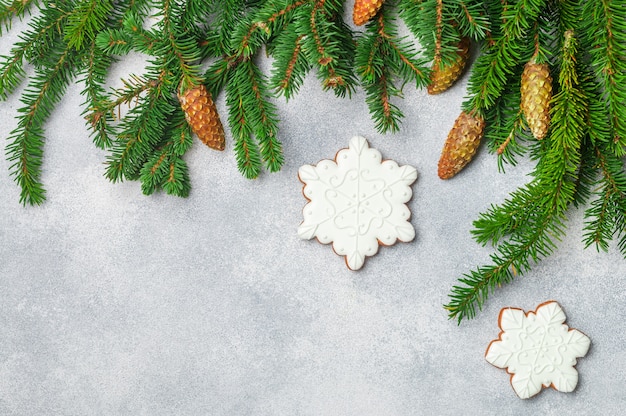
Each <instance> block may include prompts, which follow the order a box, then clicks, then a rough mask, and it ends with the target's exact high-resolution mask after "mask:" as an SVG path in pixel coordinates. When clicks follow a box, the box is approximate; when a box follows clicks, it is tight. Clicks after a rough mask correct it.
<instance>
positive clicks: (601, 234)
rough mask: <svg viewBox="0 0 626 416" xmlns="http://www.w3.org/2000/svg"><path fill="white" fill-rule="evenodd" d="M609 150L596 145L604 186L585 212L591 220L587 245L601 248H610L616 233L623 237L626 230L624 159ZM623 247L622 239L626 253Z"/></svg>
mask: <svg viewBox="0 0 626 416" xmlns="http://www.w3.org/2000/svg"><path fill="white" fill-rule="evenodd" d="M607 150H608V149H601V148H600V147H594V152H595V158H596V160H597V166H598V167H599V169H600V172H601V177H600V180H599V184H600V185H601V188H600V189H599V190H598V191H597V192H596V195H597V198H596V199H595V200H594V201H592V203H591V204H590V206H589V208H588V209H587V210H586V211H585V218H586V219H587V221H586V222H585V226H584V228H583V230H584V240H583V241H584V243H585V247H589V246H590V245H595V246H596V249H597V250H598V251H600V250H602V251H608V248H609V242H610V241H611V240H612V239H613V236H614V235H615V234H616V233H617V234H618V235H620V236H622V235H623V234H624V231H626V229H625V227H624V224H625V221H624V219H625V217H626V172H624V165H623V162H622V161H621V159H619V158H618V157H616V156H615V155H614V154H613V152H611V151H607ZM622 241H623V237H622ZM623 247H624V246H623V243H622V242H620V250H621V251H622V253H624V254H625V255H626V252H625V251H624V250H623Z"/></svg>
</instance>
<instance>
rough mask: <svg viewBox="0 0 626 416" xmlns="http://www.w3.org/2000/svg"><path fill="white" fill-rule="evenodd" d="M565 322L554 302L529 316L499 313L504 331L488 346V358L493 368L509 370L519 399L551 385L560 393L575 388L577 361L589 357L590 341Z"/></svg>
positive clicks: (508, 310) (517, 312) (511, 311)
mask: <svg viewBox="0 0 626 416" xmlns="http://www.w3.org/2000/svg"><path fill="white" fill-rule="evenodd" d="M564 322H565V313H564V312H563V309H561V306H559V304H558V303H556V302H554V301H550V302H547V303H544V304H542V305H540V306H539V307H538V308H537V310H536V311H535V312H529V313H528V314H525V313H524V311H522V310H521V309H514V308H505V309H503V310H502V311H501V312H500V328H501V329H502V331H503V332H501V333H500V337H499V339H497V340H494V341H492V342H491V343H490V344H489V347H488V348H487V352H486V354H485V358H486V359H487V361H488V362H490V363H491V364H493V365H494V366H496V367H498V368H506V369H507V372H508V373H509V374H511V385H512V386H513V389H514V390H515V392H516V393H517V395H518V396H519V397H520V398H522V399H527V398H529V397H532V396H534V395H535V394H537V393H539V392H540V391H541V386H544V387H548V386H552V387H553V388H554V389H556V390H558V391H561V392H571V391H573V390H574V388H576V384H577V383H578V372H577V371H576V368H574V366H575V365H576V358H579V357H584V356H585V354H587V351H588V350H589V345H590V344H591V340H590V339H589V337H587V336H586V335H585V334H583V333H582V332H580V331H578V330H576V329H569V327H568V326H567V325H565V324H564Z"/></svg>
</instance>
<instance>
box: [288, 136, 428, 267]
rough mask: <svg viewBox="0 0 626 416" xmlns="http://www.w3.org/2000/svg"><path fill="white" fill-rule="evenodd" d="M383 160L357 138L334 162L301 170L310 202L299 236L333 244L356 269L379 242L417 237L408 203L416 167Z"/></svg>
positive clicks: (375, 248)
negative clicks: (315, 238) (410, 220)
mask: <svg viewBox="0 0 626 416" xmlns="http://www.w3.org/2000/svg"><path fill="white" fill-rule="evenodd" d="M381 160H382V158H381V155H380V152H378V150H376V149H371V148H370V147H369V145H368V143H367V140H365V139H364V138H363V137H358V136H357V137H353V138H352V139H351V140H350V146H349V148H347V149H342V150H341V151H339V153H337V156H336V157H335V160H334V161H333V160H322V161H321V162H319V163H318V164H317V165H316V166H312V165H304V166H302V167H301V168H300V170H299V171H298V176H299V177H300V180H301V181H302V182H303V183H304V185H305V186H304V189H303V193H304V196H305V197H306V198H307V199H308V200H309V203H308V204H307V205H306V206H305V207H304V209H303V215H304V221H303V222H302V224H300V227H298V235H299V236H300V238H303V239H307V240H308V239H311V238H313V237H317V239H318V240H319V241H320V242H321V243H323V244H329V243H333V250H335V252H336V253H337V254H339V255H342V256H346V264H347V265H348V267H349V268H350V269H352V270H357V269H360V268H361V267H362V266H363V263H364V262H365V256H373V255H374V254H376V253H377V252H378V244H379V242H380V243H382V244H384V245H391V244H393V243H395V242H396V240H400V241H404V242H407V241H411V240H413V238H414V237H415V230H414V229H413V226H412V225H411V223H410V222H409V218H410V216H411V213H410V211H409V209H408V208H407V206H406V205H405V203H406V202H407V201H408V200H409V199H411V196H412V194H413V193H412V191H411V188H410V185H411V184H412V183H413V182H415V180H416V179H417V171H416V170H415V168H413V167H411V166H406V165H405V166H398V164H397V163H396V162H394V161H392V160H385V161H381Z"/></svg>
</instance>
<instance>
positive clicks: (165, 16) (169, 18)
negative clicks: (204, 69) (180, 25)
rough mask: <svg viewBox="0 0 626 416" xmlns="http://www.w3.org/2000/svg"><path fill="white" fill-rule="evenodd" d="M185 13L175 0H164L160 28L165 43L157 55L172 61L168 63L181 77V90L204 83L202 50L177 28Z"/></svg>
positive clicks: (194, 41) (192, 39) (160, 46)
mask: <svg viewBox="0 0 626 416" xmlns="http://www.w3.org/2000/svg"><path fill="white" fill-rule="evenodd" d="M184 13H185V11H184V7H183V6H182V5H179V4H177V2H176V1H173V0H162V1H161V10H160V13H159V15H160V16H161V17H162V19H161V20H160V22H159V26H160V28H161V31H162V33H163V36H164V42H163V44H162V45H159V51H158V52H156V54H162V55H163V56H166V59H167V60H169V61H171V62H172V63H171V64H170V62H166V64H165V65H167V66H168V67H169V68H171V69H174V68H176V70H177V72H179V75H178V74H177V75H176V76H180V89H181V90H186V89H187V88H191V87H192V86H194V85H198V84H201V83H202V79H201V78H200V76H199V74H198V72H199V65H198V63H199V60H200V57H201V55H200V49H199V47H198V44H197V42H196V40H195V39H194V38H192V37H185V36H181V34H180V33H179V32H178V29H177V28H176V22H178V21H180V16H181V15H183V14H184Z"/></svg>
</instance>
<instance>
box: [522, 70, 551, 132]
mask: <svg viewBox="0 0 626 416" xmlns="http://www.w3.org/2000/svg"><path fill="white" fill-rule="evenodd" d="M521 94H522V101H521V104H520V106H521V108H522V111H523V112H524V116H525V117H526V121H527V122H528V127H529V128H530V131H531V132H532V133H533V136H535V138H536V139H537V140H541V139H543V138H544V137H546V134H547V133H548V129H549V128H550V100H551V99H552V77H551V76H550V67H549V66H548V64H546V63H543V64H538V63H536V62H535V61H534V60H531V61H530V62H528V63H527V64H526V65H525V66H524V72H523V73H522V87H521Z"/></svg>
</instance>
